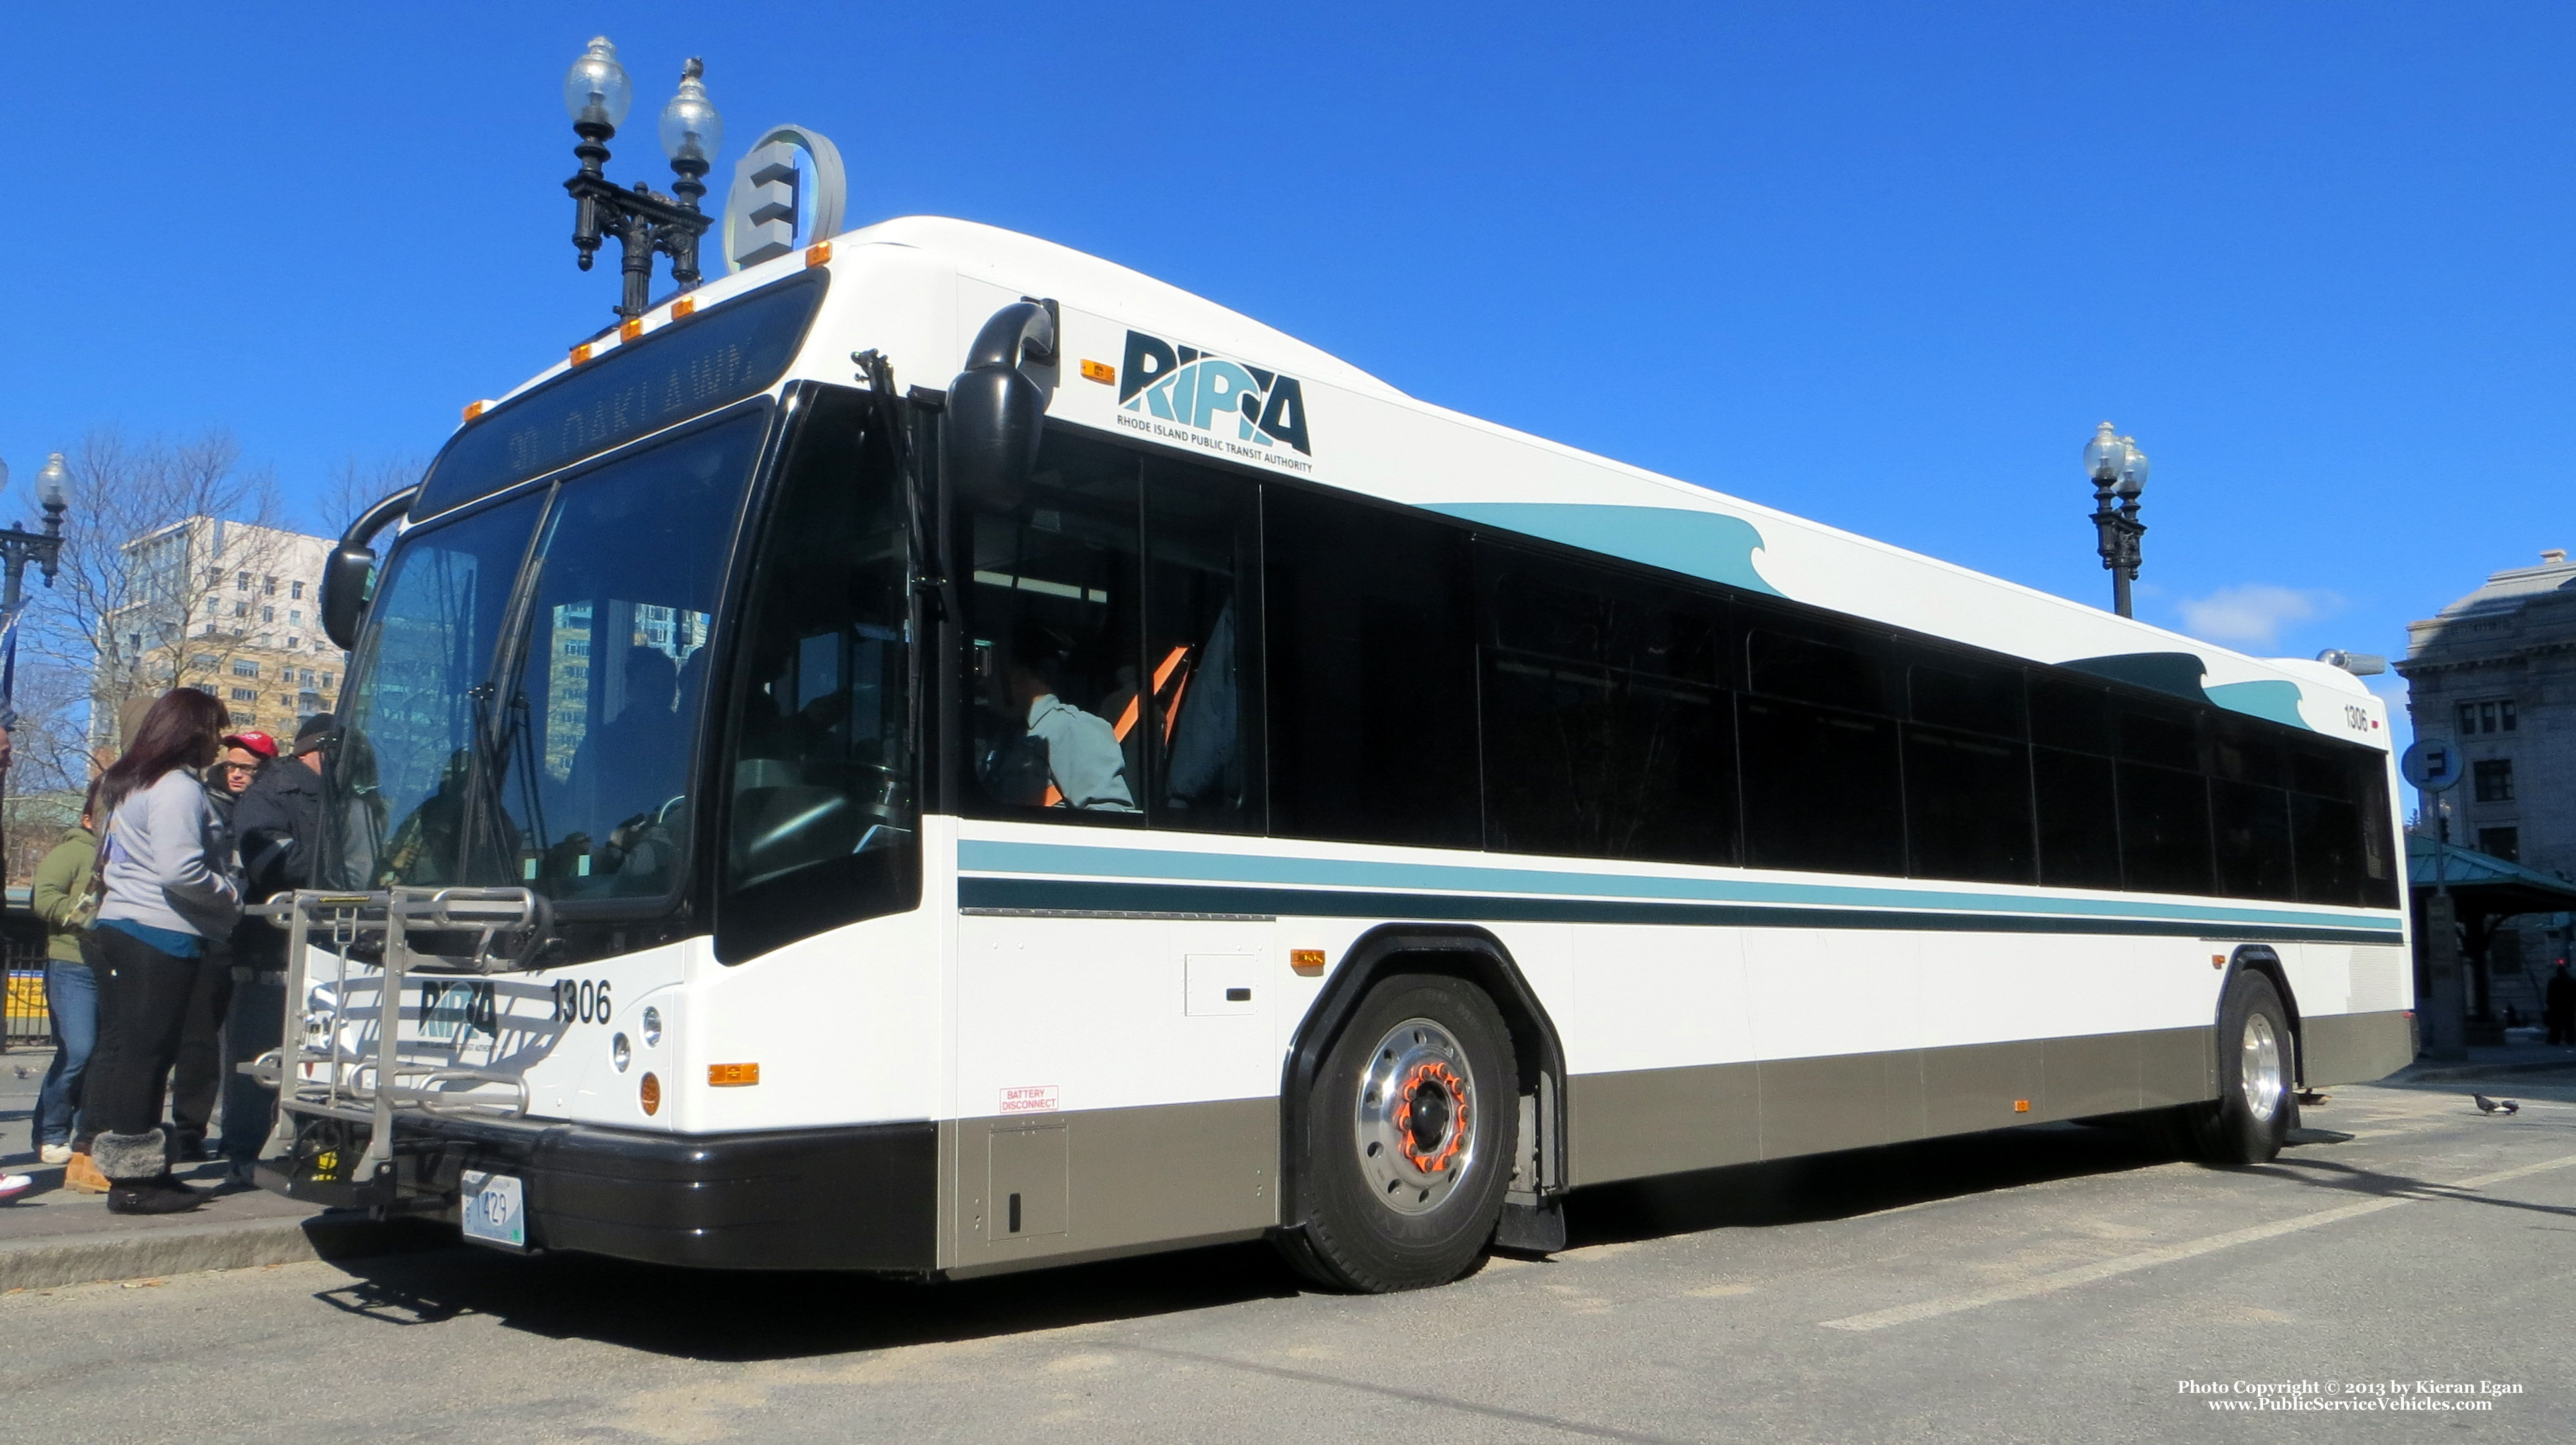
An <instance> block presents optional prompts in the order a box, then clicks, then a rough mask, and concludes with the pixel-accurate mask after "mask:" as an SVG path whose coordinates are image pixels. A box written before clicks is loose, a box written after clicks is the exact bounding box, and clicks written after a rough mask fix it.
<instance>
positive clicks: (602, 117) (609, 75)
mask: <svg viewBox="0 0 2576 1445" xmlns="http://www.w3.org/2000/svg"><path fill="white" fill-rule="evenodd" d="M634 101H635V87H634V85H633V83H632V82H630V81H628V80H627V78H626V67H625V66H623V65H620V64H618V63H617V47H616V46H614V45H611V44H609V43H608V37H607V36H605V35H597V36H593V37H591V42H590V48H589V49H588V50H585V51H583V52H582V53H581V59H579V60H576V61H574V62H573V63H572V69H570V70H568V71H566V72H564V110H565V111H567V112H568V113H570V114H571V116H572V119H573V124H575V125H579V124H581V123H582V122H584V121H595V122H599V123H602V124H605V125H607V126H608V127H609V128H610V129H611V130H614V129H616V128H617V127H619V126H621V125H624V124H626V108H627V107H628V106H630V105H632V104H633V103H634Z"/></svg>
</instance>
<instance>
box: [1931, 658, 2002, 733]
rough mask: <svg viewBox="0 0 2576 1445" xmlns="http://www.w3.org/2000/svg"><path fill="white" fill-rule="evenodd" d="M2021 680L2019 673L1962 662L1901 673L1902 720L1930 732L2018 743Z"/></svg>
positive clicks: (1934, 663) (1937, 663) (1952, 660)
mask: <svg viewBox="0 0 2576 1445" xmlns="http://www.w3.org/2000/svg"><path fill="white" fill-rule="evenodd" d="M2021 678H2022V675H2021V669H2019V668H2016V667H1995V666H1991V665H1988V664H1985V663H1981V662H1977V661H1973V660H1971V659H1967V658H1942V659H1939V660H1938V661H1926V662H1917V663H1915V664H1914V665H1913V666H1911V667H1909V668H1907V669H1906V691H1907V705H1908V707H1909V708H1910V709H1911V711H1910V712H1909V714H1908V715H1909V716H1911V717H1912V718H1913V719H1914V721H1916V722H1919V723H1930V724H1932V725H1933V726H1935V727H1944V728H1952V729H1955V730H1958V731H1961V732H1972V733H1984V734H1987V735H1988V736H1990V737H1999V738H2018V737H2020V736H2022V684H2021Z"/></svg>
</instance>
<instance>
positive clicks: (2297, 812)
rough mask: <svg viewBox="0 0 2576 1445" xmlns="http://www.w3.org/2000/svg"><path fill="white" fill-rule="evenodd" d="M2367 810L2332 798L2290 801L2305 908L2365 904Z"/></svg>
mask: <svg viewBox="0 0 2576 1445" xmlns="http://www.w3.org/2000/svg"><path fill="white" fill-rule="evenodd" d="M2361 838H2362V833H2361V810H2360V809H2359V808H2356V807H2354V806H2353V805H2352V804H2350V803H2346V802H2340V801H2337V800H2335V799H2332V798H2318V797H2312V796H2310V795H2308V794H2305V793H2294V794H2292V795H2291V796H2290V849H2291V857H2292V861H2293V864H2294V866H2295V867H2296V869H2297V873H2298V884H2299V901H2300V902H2302V903H2341V904H2360V903H2362V902H2364V901H2365V897H2366V895H2365V893H2364V890H2363V878H2364V876H2365V875H2364V873H2363V870H2362V857H2361Z"/></svg>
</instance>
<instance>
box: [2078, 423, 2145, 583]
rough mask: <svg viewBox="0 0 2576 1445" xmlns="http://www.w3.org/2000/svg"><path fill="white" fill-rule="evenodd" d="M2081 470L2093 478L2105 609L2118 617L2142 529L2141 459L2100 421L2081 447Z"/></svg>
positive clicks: (2133, 445)
mask: <svg viewBox="0 0 2576 1445" xmlns="http://www.w3.org/2000/svg"><path fill="white" fill-rule="evenodd" d="M2084 470H2085V472H2086V473H2087V474H2088V475H2090V476H2091V477H2092V478H2093V533H2094V537H2095V541H2096V543H2097V550H2099V551H2100V553H2101V554H2102V565H2103V566H2104V567H2105V568H2107V569H2108V570H2109V571H2110V573H2111V610H2112V611H2114V612H2117V613H2119V614H2120V615H2121V616H2122V617H2130V616H2134V615H2135V614H2134V613H2133V612H2131V611H2130V608H2129V584H2130V583H2132V582H2135V581H2136V580H2138V560H2139V559H2138V539H2139V538H2141V537H2144V536H2145V535H2147V524H2146V523H2144V522H2141V521H2139V520H2138V497H2139V495H2140V494H2141V493H2143V492H2145V491H2146V489H2147V454H2146V453H2145V452H2143V451H2140V450H2139V449H2138V441H2137V438H2135V437H2124V436H2121V435H2119V429H2118V428H2116V427H2114V426H2112V425H2111V424H2110V423H2109V422H2107V421H2106V422H2104V423H2102V424H2101V425H2100V426H2098V427H2095V428H2094V429H2093V439H2092V440H2091V441H2088V442H2086V443H2085V444H2084Z"/></svg>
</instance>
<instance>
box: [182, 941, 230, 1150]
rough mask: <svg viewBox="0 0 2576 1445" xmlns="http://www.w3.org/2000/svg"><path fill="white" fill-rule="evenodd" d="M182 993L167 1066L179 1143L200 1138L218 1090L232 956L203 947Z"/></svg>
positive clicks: (221, 1091) (221, 1090) (210, 1122)
mask: <svg viewBox="0 0 2576 1445" xmlns="http://www.w3.org/2000/svg"><path fill="white" fill-rule="evenodd" d="M202 962H203V963H204V964H205V967H203V968H200V969H198V970H197V984H196V987H195V988H193V989H191V990H190V991H189V994H188V1023H187V1027H186V1028H185V1029H183V1030H182V1031H181V1032H180V1035H179V1058H178V1062H177V1063H175V1064H173V1065H172V1066H171V1077H170V1122H171V1123H172V1124H173V1125H174V1126H176V1127H177V1128H178V1131H179V1139H180V1142H181V1143H182V1144H197V1143H202V1142H204V1140H205V1137H206V1135H207V1134H208V1133H209V1132H211V1126H212V1125H213V1124H214V1121H215V1103H216V1101H217V1100H219V1099H221V1098H222V1097H223V1096H224V1017H225V1015H226V1014H227V1013H229V1012H230V1011H231V1008H232V1000H233V969H232V963H233V961H232V956H231V955H230V954H229V953H223V952H216V951H213V950H209V951H208V953H207V955H206V957H205V958H204V959H203V960H202Z"/></svg>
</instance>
